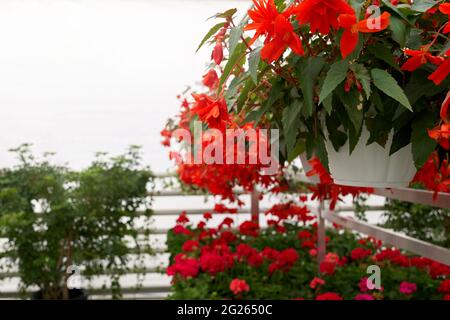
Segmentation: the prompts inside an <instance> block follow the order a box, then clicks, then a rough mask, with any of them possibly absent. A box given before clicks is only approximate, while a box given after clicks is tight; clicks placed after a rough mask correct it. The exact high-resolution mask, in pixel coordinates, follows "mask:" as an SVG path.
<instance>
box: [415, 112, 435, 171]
mask: <svg viewBox="0 0 450 320" xmlns="http://www.w3.org/2000/svg"><path fill="white" fill-rule="evenodd" d="M434 122H435V118H434V117H433V114H431V113H429V112H424V113H422V114H420V115H418V116H417V117H416V119H415V120H414V121H413V123H412V133H411V143H412V153H413V158H414V163H415V165H416V168H418V169H419V168H421V167H422V166H423V165H424V164H425V162H426V161H427V160H428V157H429V156H430V154H431V153H432V152H433V150H434V149H435V148H436V145H437V143H436V141H435V140H433V139H431V138H430V137H429V136H428V133H427V129H432V128H433V127H434V124H435V123H434Z"/></svg>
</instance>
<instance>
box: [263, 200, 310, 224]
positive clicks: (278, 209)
mask: <svg viewBox="0 0 450 320" xmlns="http://www.w3.org/2000/svg"><path fill="white" fill-rule="evenodd" d="M310 213H311V211H310V210H309V209H308V207H307V206H299V205H297V204H295V203H294V202H293V201H289V202H287V203H280V204H276V205H274V206H272V208H270V209H269V210H267V211H266V215H268V214H271V215H272V216H274V217H277V221H275V222H276V224H279V223H280V222H282V221H284V220H288V219H290V220H296V221H299V222H303V223H306V222H308V221H311V220H313V219H314V217H313V216H311V215H310Z"/></svg>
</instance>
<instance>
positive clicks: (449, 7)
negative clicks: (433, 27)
mask: <svg viewBox="0 0 450 320" xmlns="http://www.w3.org/2000/svg"><path fill="white" fill-rule="evenodd" d="M439 11H440V12H442V13H443V14H446V15H448V17H449V19H450V3H443V4H441V5H440V6H439ZM442 32H443V33H449V32H450V22H447V25H446V26H445V28H444V30H443V31H442Z"/></svg>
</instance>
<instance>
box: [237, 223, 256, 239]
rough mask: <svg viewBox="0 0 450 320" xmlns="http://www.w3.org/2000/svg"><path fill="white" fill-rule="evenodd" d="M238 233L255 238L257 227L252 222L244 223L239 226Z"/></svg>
mask: <svg viewBox="0 0 450 320" xmlns="http://www.w3.org/2000/svg"><path fill="white" fill-rule="evenodd" d="M239 232H240V233H241V234H243V235H245V236H251V237H257V236H258V233H259V226H258V224H256V223H254V222H253V221H245V222H243V223H242V224H241V225H240V226H239Z"/></svg>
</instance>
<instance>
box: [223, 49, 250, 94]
mask: <svg viewBox="0 0 450 320" xmlns="http://www.w3.org/2000/svg"><path fill="white" fill-rule="evenodd" d="M246 49H247V47H246V45H245V44H244V43H239V44H238V46H237V47H236V50H234V52H233V54H232V55H231V56H230V58H229V59H228V61H227V64H226V65H225V68H223V73H222V76H221V77H220V81H219V88H221V87H222V85H223V84H224V82H225V81H226V80H227V79H228V76H229V75H230V73H231V72H232V71H233V69H234V67H236V65H238V64H242V63H243V61H239V60H240V59H241V58H242V57H243V53H244V52H245V50H246Z"/></svg>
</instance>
